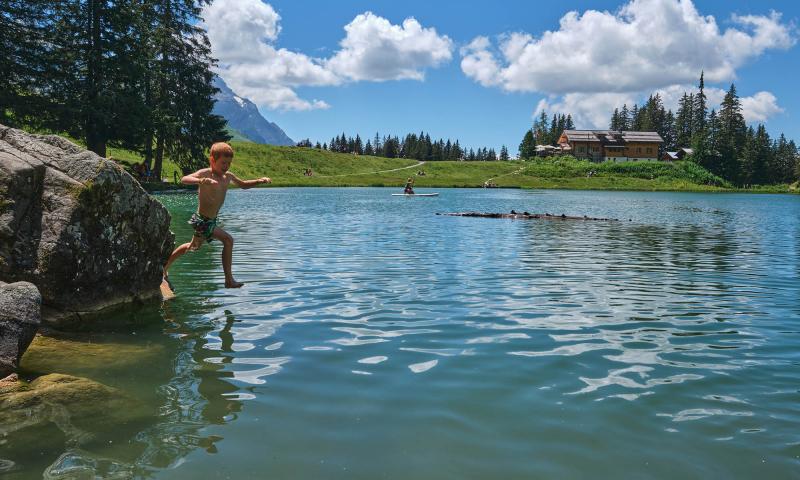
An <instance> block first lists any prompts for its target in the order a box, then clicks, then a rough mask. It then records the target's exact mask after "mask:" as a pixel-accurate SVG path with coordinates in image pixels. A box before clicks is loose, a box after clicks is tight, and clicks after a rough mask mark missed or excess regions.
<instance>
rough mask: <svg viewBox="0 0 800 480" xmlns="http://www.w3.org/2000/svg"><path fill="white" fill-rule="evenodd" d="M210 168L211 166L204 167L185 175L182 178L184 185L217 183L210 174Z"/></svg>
mask: <svg viewBox="0 0 800 480" xmlns="http://www.w3.org/2000/svg"><path fill="white" fill-rule="evenodd" d="M210 170H211V169H209V168H203V169H201V170H198V171H196V172H194V173H190V174H189V175H184V176H183V177H182V178H181V183H182V184H184V185H202V184H209V185H216V183H217V181H216V180H214V179H213V178H211V177H210V176H209V173H210Z"/></svg>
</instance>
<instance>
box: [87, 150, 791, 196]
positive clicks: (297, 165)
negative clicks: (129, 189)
mask: <svg viewBox="0 0 800 480" xmlns="http://www.w3.org/2000/svg"><path fill="white" fill-rule="evenodd" d="M73 141H74V140H73ZM231 145H232V146H233V149H234V152H235V157H234V161H233V165H232V167H231V171H233V172H234V173H236V175H238V176H239V177H240V178H242V179H250V178H258V177H262V176H268V177H271V178H272V179H273V186H309V187H311V186H315V187H320V186H331V187H337V186H341V187H343V186H381V187H383V186H385V187H398V188H400V187H402V186H403V185H404V184H405V181H406V179H407V178H408V177H409V176H414V177H415V181H416V183H415V185H416V187H419V188H443V187H481V186H483V184H484V182H486V181H491V182H493V183H495V184H496V185H497V186H498V187H515V188H558V189H585V190H661V191H747V192H764V193H798V188H797V186H796V185H794V186H790V185H770V186H763V187H755V188H751V189H747V190H742V189H736V188H734V187H733V186H732V185H731V184H730V183H728V182H726V181H725V180H723V179H721V178H719V177H717V176H715V175H713V174H711V173H710V172H708V171H707V170H705V169H704V168H702V167H700V166H699V165H696V164H694V163H692V162H674V163H667V162H626V163H613V162H605V163H592V162H588V161H584V160H576V159H575V158H573V157H551V158H543V159H535V160H532V161H524V162H523V161H508V162H499V161H498V162H427V163H424V164H421V163H420V162H418V161H416V160H407V159H388V158H381V157H372V156H365V155H361V156H358V155H351V154H342V153H333V152H329V151H325V150H317V149H314V148H303V147H279V146H274V145H263V144H257V143H253V142H249V141H231ZM108 155H109V156H110V157H113V158H114V159H115V160H117V161H119V162H120V163H122V164H123V165H127V166H132V165H133V164H134V163H138V162H141V160H142V159H141V156H140V155H139V154H137V153H135V152H131V151H129V150H124V149H118V148H109V149H108ZM307 168H310V169H312V170H313V172H314V175H313V176H311V177H307V176H305V175H303V172H304V171H305V169H307ZM419 170H424V171H425V173H426V175H424V176H416V174H417V172H418V171H419ZM181 176H182V174H181V172H180V169H179V168H178V167H177V166H176V165H175V164H174V163H172V162H171V161H170V160H169V159H165V162H164V165H163V169H162V178H164V179H165V180H167V181H169V182H172V181H173V180H174V179H175V178H180V177H181ZM154 187H155V185H154Z"/></svg>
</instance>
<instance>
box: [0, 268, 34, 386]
mask: <svg viewBox="0 0 800 480" xmlns="http://www.w3.org/2000/svg"><path fill="white" fill-rule="evenodd" d="M41 310H42V297H41V295H39V290H37V289H36V287H35V286H34V285H33V284H31V283H28V282H17V283H5V282H0V378H3V377H5V376H6V375H8V374H10V373H13V372H14V371H15V370H16V369H17V367H19V359H20V358H22V354H23V353H25V349H27V348H28V345H30V344H31V340H33V336H34V335H36V330H37V329H38V328H39V324H40V323H41V320H42V316H41V315H42V311H41Z"/></svg>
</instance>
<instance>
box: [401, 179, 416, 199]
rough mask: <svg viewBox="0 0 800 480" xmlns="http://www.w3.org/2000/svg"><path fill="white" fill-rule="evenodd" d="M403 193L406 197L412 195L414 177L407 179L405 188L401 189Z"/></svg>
mask: <svg viewBox="0 0 800 480" xmlns="http://www.w3.org/2000/svg"><path fill="white" fill-rule="evenodd" d="M403 193H405V194H406V195H414V177H408V180H407V181H406V188H405V189H403Z"/></svg>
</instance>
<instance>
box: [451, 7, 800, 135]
mask: <svg viewBox="0 0 800 480" xmlns="http://www.w3.org/2000/svg"><path fill="white" fill-rule="evenodd" d="M731 23H732V26H731V27H729V28H727V29H725V30H722V29H720V27H719V26H718V24H717V21H716V19H715V18H714V17H713V16H704V15H701V14H700V13H699V12H698V11H697V9H696V8H695V6H694V4H693V3H692V1H691V0H631V1H630V2H629V3H627V4H625V5H624V6H622V7H621V8H620V9H619V10H618V11H616V12H608V11H597V10H587V11H585V12H584V13H583V14H580V13H579V12H575V11H572V12H569V13H567V14H565V15H564V16H563V17H562V18H561V20H560V22H559V28H558V29H557V30H554V31H546V32H544V33H543V34H542V35H540V36H539V37H534V36H532V35H530V34H528V33H524V32H515V33H507V34H502V35H500V36H499V37H498V38H497V40H496V42H495V43H494V44H493V43H492V42H490V41H489V40H488V39H487V38H486V37H478V38H476V39H475V40H473V42H472V43H470V45H469V46H468V47H466V48H463V49H462V50H461V55H462V60H461V69H462V71H463V72H464V74H465V75H467V76H468V77H470V78H472V79H474V80H475V81H476V82H478V83H480V84H481V85H484V86H496V87H499V88H501V89H503V90H505V91H509V92H539V93H545V94H547V95H549V96H551V98H550V99H548V100H546V101H545V103H546V104H547V105H550V106H562V107H564V108H568V107H574V108H575V112H578V111H580V112H583V113H582V114H581V115H583V118H584V119H587V120H588V119H590V118H598V117H597V114H599V111H597V113H595V112H594V111H593V110H592V109H591V107H590V106H588V105H596V106H597V108H602V107H603V106H605V105H606V104H608V102H609V99H612V98H615V97H614V94H617V95H618V96H617V97H616V98H633V97H635V98H639V99H641V97H642V96H647V94H649V93H650V92H653V91H655V90H659V89H664V90H669V89H671V88H672V89H674V88H675V87H676V86H684V85H687V84H691V83H694V82H695V81H696V79H697V77H698V75H699V73H700V71H701V70H702V71H704V72H705V79H706V81H707V82H712V83H713V82H723V81H730V80H733V79H734V78H735V74H736V69H737V68H739V67H741V66H742V65H744V64H745V63H746V62H748V61H750V60H752V59H754V58H756V57H758V56H759V55H761V54H763V53H764V52H765V51H767V50H769V49H787V48H790V47H792V46H793V45H794V44H795V42H796V38H795V36H794V28H793V26H791V25H787V24H785V23H782V22H781V15H780V13H777V12H771V13H770V14H769V15H767V16H759V15H746V16H736V15H734V16H732V17H731ZM688 90H689V91H691V90H693V88H689V89H688ZM682 93H683V90H681V92H680V94H682ZM761 93H768V92H759V94H756V96H758V95H760V94H761ZM769 95H771V94H769ZM557 96H561V98H560V99H557V98H556V97H557ZM756 96H754V97H748V98H752V101H751V100H748V102H749V104H750V106H751V109H750V111H751V112H753V115H754V116H753V117H751V118H757V117H758V116H759V115H762V116H763V115H771V114H774V113H775V112H778V111H780V109H779V107H777V104H776V103H775V99H774V96H773V97H772V103H770V99H769V98H768V97H766V96H763V95H762V96H760V97H758V99H756ZM744 103H745V102H744V99H743V104H744ZM616 106H619V105H616ZM612 111H613V107H612ZM756 112H758V113H756ZM605 115H606V116H607V115H608V110H606V111H605ZM576 116H578V115H577V114H576ZM758 118H766V117H758ZM606 121H607V120H606ZM592 123H593V125H595V126H596V123H594V122H592Z"/></svg>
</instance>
